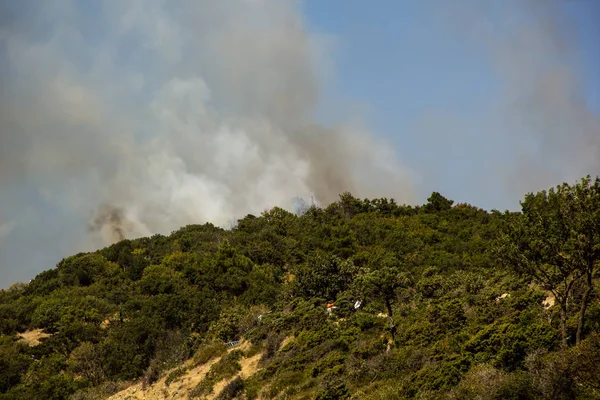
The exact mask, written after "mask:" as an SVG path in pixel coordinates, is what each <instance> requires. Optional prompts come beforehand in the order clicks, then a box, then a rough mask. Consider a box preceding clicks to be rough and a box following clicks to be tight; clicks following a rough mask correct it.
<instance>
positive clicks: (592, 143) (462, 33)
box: [434, 0, 600, 199]
mask: <svg viewBox="0 0 600 400" xmlns="http://www.w3.org/2000/svg"><path fill="white" fill-rule="evenodd" d="M444 4H445V5H444ZM444 4H439V3H438V4H437V5H438V6H441V7H438V8H437V10H436V11H435V12H434V14H435V15H437V17H438V19H437V22H438V23H440V24H442V25H444V26H446V27H448V28H449V29H450V30H449V32H450V33H451V34H452V35H454V36H455V37H456V38H457V39H458V40H462V41H464V43H465V44H468V45H469V46H470V47H469V48H470V49H471V50H472V51H473V52H476V53H477V54H480V55H483V56H484V57H485V60H486V61H487V62H488V65H489V66H490V67H491V70H492V72H493V73H494V75H495V78H496V79H497V83H498V85H497V88H496V89H495V90H493V91H490V93H489V99H490V104H491V107H490V111H489V112H488V113H487V114H486V115H484V116H483V117H482V118H483V120H484V123H483V124H482V128H483V129H484V130H485V132H482V133H481V136H483V137H484V138H485V140H486V141H487V142H488V143H494V144H497V148H496V149H494V150H495V151H496V152H498V153H501V154H503V155H502V157H501V158H498V159H497V160H496V164H495V165H494V167H493V169H492V171H491V172H490V174H489V175H488V176H487V177H486V179H485V180H487V182H488V183H487V185H489V186H498V187H500V188H502V191H504V192H509V193H511V196H512V197H513V198H516V199H519V198H522V196H523V194H524V193H526V192H530V191H537V190H541V189H546V188H548V187H550V186H554V185H556V184H559V183H561V182H569V183H572V182H574V181H575V180H578V179H579V178H581V177H583V176H585V175H587V174H590V175H597V174H600V117H599V115H598V113H597V112H595V111H594V110H593V109H591V108H590V105H589V102H588V100H587V99H586V87H585V85H586V80H585V78H584V76H585V70H584V68H583V65H582V57H581V53H580V51H578V50H579V49H578V44H577V43H576V41H575V38H574V36H573V34H574V32H575V31H576V28H577V27H576V22H575V21H574V20H572V19H571V17H570V16H569V15H568V14H567V13H566V11H565V10H566V6H567V5H568V2H566V1H563V0H507V1H506V2H501V4H500V3H499V2H496V1H487V0H486V1H479V0H466V1H461V2H453V3H452V4H451V5H450V4H449V3H444ZM596 50H597V51H598V53H599V54H600V47H597V48H596ZM597 73H598V72H597V71H596V74H597ZM587 89H589V88H587ZM595 90H598V88H596V89H595ZM471 118H473V119H477V116H472V117H471ZM463 122H464V125H466V126H468V125H469V121H463ZM446 128H447V127H446ZM503 148H504V149H505V150H504V151H505V152H504V153H502V152H503ZM485 185H486V183H485V182H482V187H485Z"/></svg>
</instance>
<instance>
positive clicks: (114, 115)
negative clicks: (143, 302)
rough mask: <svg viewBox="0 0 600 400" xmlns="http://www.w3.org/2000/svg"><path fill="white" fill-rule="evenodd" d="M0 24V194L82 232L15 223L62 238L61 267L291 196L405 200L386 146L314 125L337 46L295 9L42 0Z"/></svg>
mask: <svg viewBox="0 0 600 400" xmlns="http://www.w3.org/2000/svg"><path fill="white" fill-rule="evenodd" d="M0 15H2V21H1V22H2V25H1V28H0V41H1V43H2V50H1V54H0V67H1V71H0V73H2V76H3V78H2V83H1V89H2V90H1V91H0V132H1V134H0V184H2V186H3V190H4V188H7V189H8V190H7V192H6V193H8V191H9V190H16V189H14V188H15V187H19V188H23V187H27V188H28V190H30V191H31V195H32V196H38V197H41V200H40V201H41V202H42V205H39V204H38V205H37V206H35V207H33V210H34V213H55V214H56V215H68V216H69V219H70V221H69V223H72V222H73V220H74V219H78V220H79V221H80V222H79V224H80V226H81V230H78V229H75V228H73V227H72V226H71V227H70V228H68V229H67V227H66V222H65V223H64V224H65V225H62V224H61V225H60V227H55V228H52V227H50V226H48V225H45V226H40V225H37V224H36V222H35V221H36V220H41V219H36V218H30V219H23V220H19V218H18V216H17V217H15V218H16V222H14V223H15V224H16V228H15V230H20V231H21V232H22V234H23V235H25V236H27V234H30V235H34V234H35V232H37V231H44V230H45V231H48V232H51V231H53V230H54V231H56V235H57V236H61V237H64V236H65V235H67V237H68V238H69V239H71V240H69V243H70V244H69V247H68V248H62V250H61V251H62V252H63V253H66V254H62V255H67V254H69V253H74V252H75V251H78V250H85V249H92V248H94V247H98V246H102V245H105V244H108V243H112V242H114V241H116V240H120V239H123V238H131V237H138V236H141V235H150V234H153V233H157V232H158V233H169V232H170V231H172V230H174V229H177V228H179V227H180V226H183V225H186V224H190V223H203V222H206V221H210V222H213V223H215V224H218V225H221V226H227V224H228V223H229V221H231V219H232V218H237V217H242V216H244V215H245V214H247V213H249V212H253V213H260V212H261V211H263V210H264V209H266V208H269V207H273V206H276V205H279V206H284V207H288V208H292V204H291V201H292V199H293V198H294V197H295V196H303V197H305V198H308V197H309V196H311V195H314V197H315V199H316V200H318V201H319V202H321V203H328V202H331V201H334V200H336V199H337V196H338V195H339V194H340V193H342V192H343V191H351V192H353V193H354V194H356V195H359V196H387V197H394V198H396V199H397V200H398V201H399V202H411V201H412V200H413V196H412V191H411V178H410V172H409V171H408V169H407V168H405V167H404V166H403V165H402V164H401V163H400V162H399V161H398V159H397V158H396V156H395V154H394V153H393V151H391V150H390V148H391V146H389V145H388V144H386V143H384V142H382V141H379V140H376V139H375V138H374V137H373V136H372V135H370V134H369V133H367V132H364V131H363V130H361V129H360V128H359V127H357V126H352V125H348V124H346V125H344V123H345V121H341V122H342V123H341V124H340V125H339V126H330V127H324V126H320V125H319V124H318V123H317V121H315V118H314V114H315V108H316V106H317V104H318V102H319V97H320V93H319V90H320V85H321V82H320V81H321V79H323V77H324V76H325V75H327V73H328V72H329V70H328V68H329V60H328V59H327V56H326V54H328V52H329V51H330V48H329V46H330V45H331V43H332V40H331V38H329V37H327V36H326V35H318V34H313V33H310V32H309V31H307V29H306V28H305V26H304V21H303V19H302V17H301V12H300V10H299V5H298V4H297V2H296V1H292V0H289V1H288V0H284V1H282V0H253V1H251V0H219V1H213V0H198V1H164V0H150V1H126V2H117V1H104V2H76V1H69V0H61V1H56V2H52V4H50V3H48V2H45V1H41V0H40V1H30V2H27V3H26V4H23V5H20V4H18V2H2V3H1V5H0ZM11 188H12V189H11ZM25 206H28V207H30V208H31V206H30V205H23V206H22V207H21V208H18V206H15V207H17V209H19V210H24V209H25ZM23 212H24V211H23ZM2 222H4V223H7V224H8V222H7V221H6V220H0V223H2ZM86 224H87V225H88V230H89V232H90V234H89V235H82V233H83V232H85V226H86ZM3 226H4V225H3ZM12 226H13V221H10V225H6V228H3V230H4V231H7V232H8V231H9V227H10V228H11V229H12ZM51 236H53V235H48V236H47V237H46V238H45V239H44V244H45V246H46V247H51V246H52V245H53V242H52V239H51V238H50V237H51ZM54 245H56V246H58V244H57V243H55V244H54ZM0 262H1V261H0ZM51 263H52V261H49V264H48V265H46V266H44V267H50V266H51V265H52V264H51ZM3 268H4V267H3Z"/></svg>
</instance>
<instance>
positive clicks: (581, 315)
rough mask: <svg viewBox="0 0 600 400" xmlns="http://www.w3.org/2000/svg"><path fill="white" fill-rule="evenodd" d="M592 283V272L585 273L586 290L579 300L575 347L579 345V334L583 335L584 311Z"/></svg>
mask: <svg viewBox="0 0 600 400" xmlns="http://www.w3.org/2000/svg"><path fill="white" fill-rule="evenodd" d="M592 289H593V282H592V270H588V272H587V289H586V290H585V293H584V294H583V298H582V299H581V308H580V309H579V318H578V321H577V335H576V337H575V345H579V343H580V342H581V334H582V333H583V325H584V324H585V311H586V310H587V306H588V303H589V301H590V295H591V294H592Z"/></svg>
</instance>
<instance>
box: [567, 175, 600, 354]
mask: <svg viewBox="0 0 600 400" xmlns="http://www.w3.org/2000/svg"><path fill="white" fill-rule="evenodd" d="M557 192H558V193H559V194H560V195H561V196H562V205H563V214H564V215H565V216H566V217H567V221H568V228H569V240H568V242H567V243H566V244H567V245H568V246H569V249H570V251H571V257H572V258H573V262H574V263H575V264H576V265H577V267H578V268H579V270H580V271H581V274H582V275H583V278H584V280H585V285H586V289H585V291H584V293H583V296H582V299H581V304H580V308H579V316H578V321H577V333H576V338H575V341H576V344H579V343H580V342H581V336H582V333H583V328H584V324H585V313H586V310H587V306H588V304H589V302H590V298H591V294H592V291H593V289H594V283H593V277H594V272H595V270H596V268H597V266H598V262H599V260H600V179H598V177H596V178H595V179H594V180H592V179H591V177H590V176H589V175H588V176H587V177H585V178H583V179H582V180H581V181H580V182H578V183H577V184H575V185H572V186H570V185H567V184H563V185H561V186H559V187H558V189H557Z"/></svg>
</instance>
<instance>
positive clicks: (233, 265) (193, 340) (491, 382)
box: [0, 193, 600, 400]
mask: <svg viewBox="0 0 600 400" xmlns="http://www.w3.org/2000/svg"><path fill="white" fill-rule="evenodd" d="M594 199H595V198H594ZM534 200H535V202H536V203H535V204H537V205H536V207H538V208H539V207H542V208H540V209H543V210H546V211H544V213H543V215H542V214H540V215H542V216H541V217H540V218H537V217H536V218H537V219H535V218H533V219H528V218H530V217H531V215H533V214H532V212H533V211H532V210H536V209H537V208H535V207H532V206H530V204H533V202H534ZM527 201H528V202H529V203H528V202H526V203H525V204H524V211H523V213H499V212H496V211H493V212H487V211H485V210H481V209H478V208H476V207H473V206H471V205H467V204H458V205H454V204H453V202H452V201H450V200H448V199H446V198H444V197H443V196H441V195H439V194H438V193H434V194H433V195H432V196H431V197H430V198H429V200H428V202H427V203H426V204H424V205H423V206H419V207H409V206H403V205H398V204H395V203H394V202H393V201H390V200H387V199H374V200H360V199H356V198H354V197H352V196H351V195H349V194H344V195H342V196H341V197H340V200H339V201H338V202H336V203H334V204H331V205H329V206H328V207H325V208H317V207H312V208H309V209H307V210H304V212H303V213H301V214H300V215H294V214H291V213H289V212H287V211H284V210H282V209H279V208H274V209H272V210H269V211H265V212H264V213H263V214H262V215H260V216H253V215H248V216H246V217H245V218H243V219H241V220H239V221H238V222H237V225H236V226H235V227H234V228H233V229H231V230H224V229H220V228H217V227H215V226H212V225H211V224H206V225H190V226H186V227H184V228H182V229H180V230H178V231H176V232H173V233H172V234H171V235H169V236H161V235H155V236H152V237H149V238H140V239H136V240H125V241H122V242H119V243H116V244H114V245H112V246H109V247H107V248H104V249H101V250H98V251H96V252H92V253H85V254H77V255H74V256H72V257H68V258H66V259H64V260H62V261H61V262H60V263H59V264H58V266H57V267H56V268H54V269H50V270H47V271H45V272H43V273H41V274H40V275H38V276H37V277H36V278H35V279H34V280H32V281H31V282H30V283H29V284H27V285H24V284H18V285H14V286H13V287H11V288H10V289H8V290H5V291H2V292H0V333H1V334H2V335H1V336H0V400H7V399H25V398H26V399H32V400H35V399H44V400H47V399H67V398H72V399H78V400H84V399H88V400H92V399H106V398H112V399H128V398H130V399H134V398H219V399H232V398H246V399H258V398H263V399H283V398H285V399H340V398H348V399H407V398H419V399H444V398H446V399H480V398H486V399H571V398H581V399H596V398H600V379H599V378H598V377H599V376H600V336H599V333H600V301H599V297H598V294H597V293H598V291H597V290H591V291H588V287H592V288H593V287H594V286H595V285H597V276H596V275H595V274H596V271H595V270H593V271H592V274H591V278H590V279H591V280H590V282H591V286H588V284H587V282H588V281H587V275H586V274H585V273H584V272H581V273H580V272H578V271H579V270H578V269H573V268H575V259H576V255H577V254H579V253H575V252H574V250H573V251H572V252H571V253H568V252H569V251H571V250H569V249H578V247H577V246H578V243H583V241H581V240H583V239H581V238H582V237H583V236H582V234H578V235H579V236H577V238H579V239H581V240H580V241H579V242H576V241H574V239H573V240H572V238H571V237H570V236H569V237H567V236H565V237H564V240H563V239H561V240H562V242H560V243H566V244H568V246H570V247H568V246H566V245H565V246H566V247H564V248H563V249H562V250H561V251H560V254H558V255H554V253H553V251H554V250H553V248H552V247H544V249H545V250H544V251H543V252H542V253H543V254H538V255H537V256H539V257H541V258H539V260H545V261H543V262H541V263H537V262H534V261H535V260H537V259H535V258H534V255H535V254H533V250H534V247H535V246H536V243H537V244H540V243H541V244H544V243H549V242H551V239H548V238H549V236H548V235H549V234H550V233H553V232H554V233H556V232H562V231H566V229H564V227H563V228H560V229H558V228H556V229H555V228H553V226H554V225H548V228H547V229H545V230H539V229H538V230H535V231H534V230H533V228H531V229H529V228H528V227H535V226H536V225H535V224H536V222H535V221H537V220H540V221H542V222H543V221H546V220H545V219H544V218H547V216H549V215H553V214H552V213H551V211H552V210H551V209H548V208H543V207H546V206H543V204H546V203H543V202H542V201H541V200H540V198H537V197H536V198H535V199H532V200H527ZM594 201H596V200H594ZM542 203H543V204H542ZM540 204H542V205H541V206H540ZM548 204H550V203H548ZM552 204H554V203H552ZM593 204H596V205H598V207H597V209H598V210H600V202H597V203H593ZM564 209H565V207H562V208H560V210H564ZM584 214H585V213H584V211H581V210H579V211H577V213H575V214H573V213H571V214H570V215H571V217H570V218H572V220H573V221H581V220H583V219H582V218H583V217H581V216H582V215H584ZM588 214H589V213H588ZM588 214H585V215H586V216H587V215H588ZM592 214H593V213H592ZM590 215H591V214H590ZM593 215H596V214H593ZM580 217H581V218H580ZM590 218H591V217H590ZM594 218H596V217H594ZM592 220H593V219H591V220H589V221H592ZM556 221H559V222H560V223H562V224H564V223H565V221H566V220H565V219H564V218H562V219H561V218H558V219H556ZM586 221H588V220H586ZM593 221H600V218H598V219H597V220H593ZM559 222H556V224H558V223H559ZM577 223H579V222H577ZM556 226H558V225H556ZM561 226H562V225H561ZM582 226H583V225H582ZM585 226H588V225H585ZM589 226H596V225H589ZM597 226H599V227H600V225H597ZM526 228H527V229H529V230H527V229H526ZM576 228H577V227H576V226H574V227H573V228H572V229H571V230H569V231H568V232H575V231H576ZM553 229H554V230H553ZM555 231H556V232H555ZM515 232H516V233H515ZM568 232H567V234H570V233H568ZM590 232H596V231H595V230H593V229H592V230H590ZM598 232H600V230H598ZM554 233H553V234H554ZM511 235H512V236H511ZM594 235H595V233H594V234H593V235H591V236H590V238H591V239H590V240H591V242H590V243H592V242H593V241H594V240H597V236H594ZM526 238H531V240H530V242H527V243H525V242H524V240H525V239H526ZM579 239H578V240H579ZM552 240H554V239H552ZM523 243H525V244H527V246H529V247H527V246H525V244H523ZM552 243H555V242H552ZM556 243H558V242H556ZM585 243H588V242H585ZM594 243H596V244H598V243H600V241H596V242H594ZM598 248H600V246H599V247H598ZM514 255H517V256H518V257H517V258H511V257H513V256H514ZM544 257H545V258H544ZM521 259H527V260H529V259H531V260H534V261H531V262H529V261H528V263H527V264H523V265H522V264H521V262H520V261H518V260H521ZM514 260H517V261H514ZM552 260H555V262H556V264H551V261H552ZM557 260H558V261H557ZM561 260H562V261H561ZM565 260H569V261H568V262H567V261H565ZM545 265H556V266H559V267H560V268H562V269H560V271H559V270H558V269H557V270H556V271H558V272H556V271H555V272H553V273H552V275H551V277H552V279H554V281H552V282H550V283H548V282H546V283H544V282H543V279H541V278H543V277H541V278H540V277H536V276H535V274H534V272H536V271H535V270H527V269H526V268H525V266H529V267H539V266H542V267H543V266H545ZM594 265H596V264H594ZM567 267H569V268H571V267H572V268H571V269H570V270H569V271H568V273H564V271H566V268H567ZM557 268H558V267H557ZM561 271H562V272H561ZM581 271H583V270H581ZM559 272H560V273H559ZM553 282H554V283H556V285H554V286H553V284H554V283H553ZM565 282H566V283H567V284H568V285H569V286H568V291H567V292H564V291H561V290H562V289H561V288H562V286H560V285H562V284H563V283H565ZM563 295H564V296H563ZM563 297H564V299H563ZM563 300H564V301H563ZM583 304H585V305H586V308H585V309H584V312H585V318H584V319H580V318H579V316H580V315H581V309H582V308H581V306H582V305H583ZM580 320H581V321H582V324H580V323H579V322H580ZM578 325H581V329H579V331H580V335H577V332H578ZM19 332H21V334H20V333H19ZM24 332H28V333H27V334H26V335H23V334H22V333H24ZM31 332H34V333H31ZM20 335H22V336H25V337H30V336H31V337H33V336H32V335H34V336H35V338H34V339H35V342H33V340H32V341H31V342H30V343H26V342H25V341H24V340H23V339H22V338H21V336H20ZM578 336H580V338H581V340H580V343H579V344H578V345H575V342H576V339H577V337H578ZM291 338H293V340H292V339H291ZM239 340H243V343H242V344H241V345H239V346H237V347H233V348H230V349H228V348H227V347H226V346H225V343H227V342H231V341H239ZM111 396H112V397H111Z"/></svg>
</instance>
